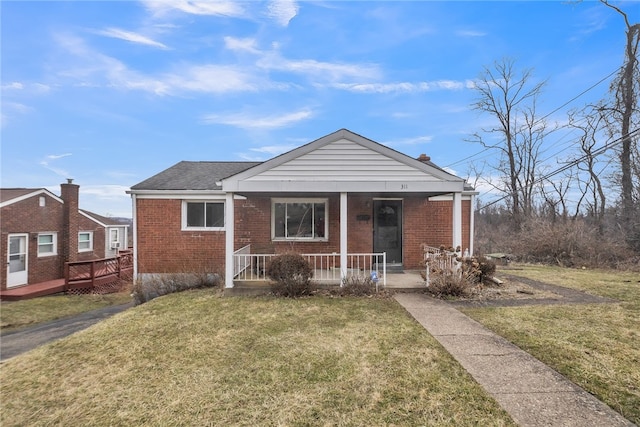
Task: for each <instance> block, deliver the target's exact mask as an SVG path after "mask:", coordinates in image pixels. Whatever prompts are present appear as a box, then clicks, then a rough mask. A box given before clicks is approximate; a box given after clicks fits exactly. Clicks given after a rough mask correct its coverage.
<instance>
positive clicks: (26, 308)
mask: <svg viewBox="0 0 640 427" xmlns="http://www.w3.org/2000/svg"><path fill="white" fill-rule="evenodd" d="M128 302H131V291H124V292H118V293H113V294H106V295H54V296H48V297H40V298H33V299H27V300H22V301H9V302H2V303H1V304H0V328H1V329H0V330H1V331H2V332H7V331H11V330H15V329H20V328H24V327H27V326H33V325H36V324H38V323H43V322H49V321H51V320H57V319H62V318H65V317H70V316H74V315H76V314H80V313H84V312H86V311H91V310H96V309H99V308H103V307H107V306H110V305H118V304H126V303H128Z"/></svg>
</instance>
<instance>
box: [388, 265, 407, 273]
mask: <svg viewBox="0 0 640 427" xmlns="http://www.w3.org/2000/svg"><path fill="white" fill-rule="evenodd" d="M402 273H404V266H403V265H402V264H398V265H388V264H387V274H402Z"/></svg>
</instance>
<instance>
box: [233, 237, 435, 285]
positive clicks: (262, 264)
mask: <svg viewBox="0 0 640 427" xmlns="http://www.w3.org/2000/svg"><path fill="white" fill-rule="evenodd" d="M301 255H302V256H303V257H304V258H305V259H306V260H307V261H308V262H309V264H310V265H311V267H312V268H313V273H314V274H313V279H312V280H313V281H314V282H315V283H316V285H318V286H319V287H334V286H340V285H341V284H342V283H343V282H344V280H348V279H349V278H350V277H362V278H371V279H372V280H373V281H374V283H375V284H376V288H377V289H378V290H384V289H387V290H391V289H393V290H409V289H419V288H424V287H425V281H424V279H423V278H422V276H421V275H420V272H419V271H416V270H407V271H403V270H397V269H389V268H388V265H387V255H386V253H347V254H346V256H342V255H341V254H339V253H317V254H301ZM276 256H278V254H275V253H268V254H267V253H252V251H251V245H247V246H245V247H243V248H241V249H238V250H237V251H235V252H234V254H233V287H227V290H228V291H231V290H232V289H235V291H233V293H234V294H236V293H239V294H246V293H264V292H266V291H268V289H269V279H268V277H267V265H268V264H269V262H270V261H271V259H272V258H274V257H276ZM343 265H344V268H342V267H341V266H343Z"/></svg>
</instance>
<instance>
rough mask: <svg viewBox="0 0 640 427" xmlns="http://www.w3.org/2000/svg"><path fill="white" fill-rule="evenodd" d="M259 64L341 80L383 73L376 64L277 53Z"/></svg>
mask: <svg viewBox="0 0 640 427" xmlns="http://www.w3.org/2000/svg"><path fill="white" fill-rule="evenodd" d="M257 65H258V66H259V67H262V68H265V69H268V70H278V71H288V72H291V73H297V74H304V75H309V76H312V77H314V78H316V79H320V80H331V81H340V80H343V79H344V78H346V77H351V78H353V77H358V78H362V79H374V78H379V77H380V74H381V73H380V70H379V68H378V66H376V65H371V64H368V65H361V64H348V63H347V64H345V63H334V62H323V61H316V60H315V59H302V60H290V59H286V58H283V57H282V56H280V55H279V54H277V53H274V54H269V55H265V57H263V58H262V59H261V60H259V61H258V64H257Z"/></svg>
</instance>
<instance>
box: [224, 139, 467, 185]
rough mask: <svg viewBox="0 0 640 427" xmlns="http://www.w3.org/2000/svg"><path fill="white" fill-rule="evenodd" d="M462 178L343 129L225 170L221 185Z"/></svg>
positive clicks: (385, 182)
mask: <svg viewBox="0 0 640 427" xmlns="http://www.w3.org/2000/svg"><path fill="white" fill-rule="evenodd" d="M464 182H465V181H464V180H463V179H462V178H459V177H457V176H455V175H452V174H450V173H448V172H447V171H445V170H444V169H441V168H439V167H438V166H436V165H435V164H434V163H432V162H431V161H425V162H423V161H420V160H417V159H414V158H412V157H410V156H407V155H406V154H403V153H400V152H399V151H396V150H393V149H391V148H389V147H386V146H384V145H382V144H379V143H377V142H375V141H372V140H370V139H368V138H365V137H363V136H361V135H358V134H356V133H354V132H351V131H349V130H347V129H340V130H338V131H336V132H334V133H331V134H329V135H326V136H324V137H322V138H320V139H317V140H315V141H313V142H310V143H309V144H306V145H303V146H301V147H299V148H296V149H294V150H291V151H289V152H287V153H284V154H282V155H280V156H277V157H274V158H273V159H271V160H268V161H266V162H264V163H261V164H259V165H256V166H254V167H252V168H249V169H247V170H245V171H242V172H239V173H237V174H235V175H232V176H229V177H228V178H226V179H223V181H222V188H223V190H225V191H233V192H252V191H279V192H325V191H330V192H335V191H346V192H387V193H391V192H431V193H448V192H454V191H455V192H458V191H463V188H464Z"/></svg>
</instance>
